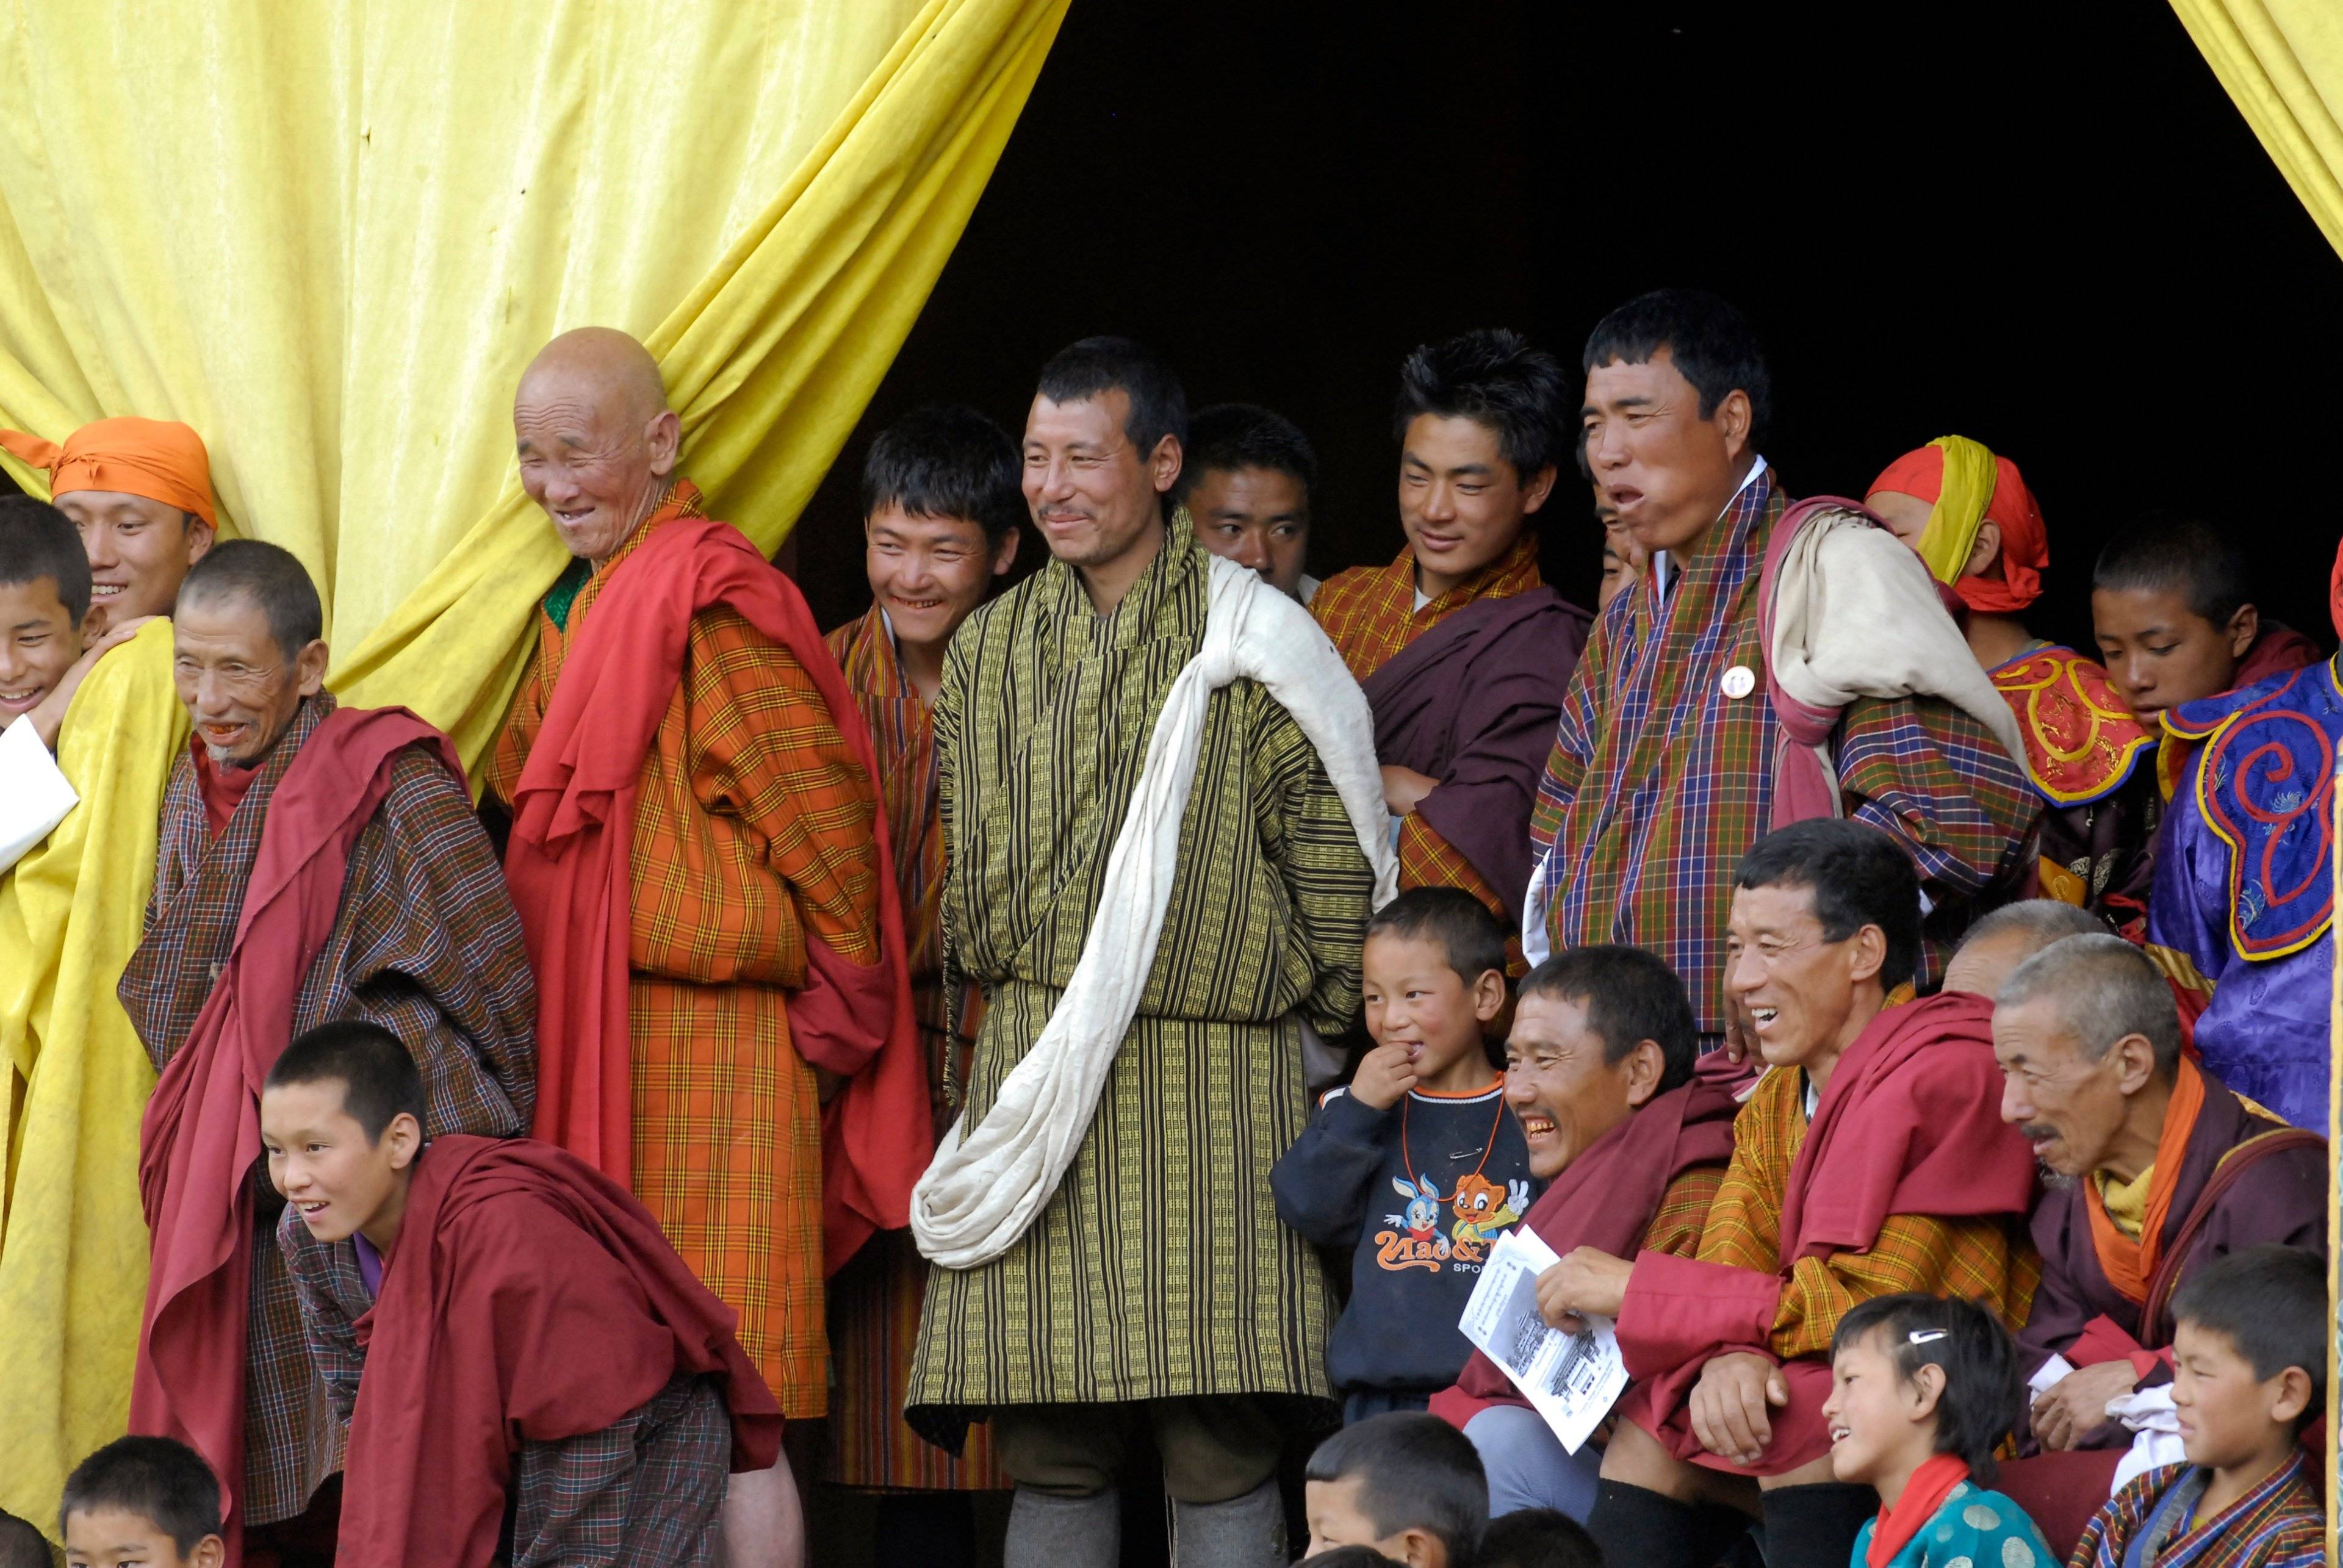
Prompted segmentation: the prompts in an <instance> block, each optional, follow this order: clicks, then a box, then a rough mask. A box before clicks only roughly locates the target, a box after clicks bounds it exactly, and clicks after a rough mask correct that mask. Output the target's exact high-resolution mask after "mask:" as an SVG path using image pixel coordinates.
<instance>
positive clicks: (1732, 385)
mask: <svg viewBox="0 0 2343 1568" xmlns="http://www.w3.org/2000/svg"><path fill="white" fill-rule="evenodd" d="M1663 348H1664V349H1666V350H1667V351H1668V358H1669V361H1670V362H1671V363H1673V364H1674V366H1675V367H1676V373H1677V374H1678V375H1680V376H1682V377H1684V379H1685V380H1687V381H1689V382H1691V383H1692V384H1693V387H1694V390H1696V391H1697V392H1699V394H1700V417H1702V418H1704V419H1713V418H1715V417H1716V408H1717V405H1718V404H1720V403H1722V402H1724V401H1725V397H1727V396H1728V395H1730V394H1732V393H1734V392H1735V391H1739V392H1743V393H1746V394H1747V395H1748V397H1749V445H1750V447H1751V448H1752V449H1753V450H1755V448H1757V447H1762V446H1764V445H1765V437H1766V434H1767V432H1768V430H1769V429H1770V428H1771V427H1772V425H1773V422H1774V372H1773V370H1772V368H1771V367H1769V366H1767V364H1766V363H1765V347H1764V345H1762V344H1760V343H1759V342H1758V341H1757V329H1756V328H1755V327H1752V326H1751V325H1750V324H1749V318H1748V317H1745V316H1744V315H1742V314H1741V312H1740V310H1739V309H1737V308H1736V307H1734V306H1733V305H1731V304H1730V303H1728V302H1727V301H1725V300H1724V299H1721V298H1719V297H1717V296H1715V295H1714V294H1711V293H1709V292H1707V291H1706V290H1705V289H1699V288H1655V289H1654V290H1652V292H1651V293H1649V294H1642V295H1638V296H1636V297H1634V298H1633V299H1631V300H1629V301H1628V302H1627V303H1626V304H1624V305H1623V306H1621V307H1619V308H1617V309H1616V310H1614V311H1613V312H1612V313H1611V314H1610V315H1608V316H1606V317H1604V318H1603V319H1602V320H1600V321H1598V322H1596V323H1595V324H1594V331H1593V332H1591V333H1589V334H1587V337H1586V353H1585V356H1584V357H1583V358H1581V359H1580V361H1579V368H1580V369H1582V370H1584V371H1586V372H1588V373H1589V374H1592V373H1593V372H1594V371H1595V370H1596V369H1598V368H1600V367H1603V366H1605V365H1609V364H1612V363H1614V361H1615V362H1617V363H1621V364H1626V365H1648V364H1649V363H1651V361H1652V358H1653V357H1654V355H1656V354H1658V353H1659V351H1660V350H1661V349H1663Z"/></svg>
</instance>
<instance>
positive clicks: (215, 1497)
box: [57, 1437, 222, 1557]
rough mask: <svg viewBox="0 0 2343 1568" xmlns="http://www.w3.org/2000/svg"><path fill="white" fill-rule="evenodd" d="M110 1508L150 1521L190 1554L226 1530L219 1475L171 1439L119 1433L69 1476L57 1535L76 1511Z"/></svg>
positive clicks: (181, 1554)
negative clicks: (205, 1541)
mask: <svg viewBox="0 0 2343 1568" xmlns="http://www.w3.org/2000/svg"><path fill="white" fill-rule="evenodd" d="M101 1508H110V1509H115V1510H117V1511H119V1512H121V1513H127V1514H130V1515H132V1516H133V1517H134V1518H138V1519H144V1520H146V1522H147V1523H151V1524H152V1525H154V1526H155V1528H156V1529H157V1530H159V1531H161V1532H162V1533H164V1534H166V1535H167V1536H169V1537H170V1538H171V1543H172V1544H173V1545H175V1546H176V1547H177V1548H178V1549H179V1555H180V1556H182V1557H184V1556H186V1554H187V1553H190V1552H193V1551H194V1550H195V1549H196V1547H197V1546H198V1545H200V1544H202V1543H203V1539H204V1537H205V1536H206V1535H217V1534H219V1533H220V1532H221V1528H222V1522H221V1518H220V1485H219V1477H217V1476H216V1475H214V1474H213V1473H212V1471H211V1466H209V1465H207V1464H206V1463H205V1462H203V1459H202V1457H201V1456H200V1455H198V1454H197V1453H196V1451H195V1450H194V1449H192V1448H189V1447H188V1446H187V1445H186V1443H184V1442H178V1441H176V1439H173V1438H168V1437H118V1438H116V1439H115V1440H114V1441H113V1442H109V1443H107V1444H106V1446H105V1447H104V1448H101V1449H99V1450H98V1451H97V1452H96V1453H93V1454H91V1455H90V1456H89V1457H88V1458H87V1459H85V1460H83V1461H82V1462H80V1463H79V1464H76V1465H75V1466H74V1472H73V1473H72V1474H71V1475H68V1476H66V1477H65V1496H64V1497H63V1498H62V1499H61V1500H60V1501H59V1502H58V1503H57V1533H58V1534H60V1535H62V1534H64V1533H65V1522H66V1521H67V1520H69V1519H71V1518H72V1517H73V1516H74V1515H75V1514H76V1513H96V1511H97V1510H99V1509H101Z"/></svg>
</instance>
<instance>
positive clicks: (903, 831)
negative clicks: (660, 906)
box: [829, 407, 1026, 1561]
mask: <svg viewBox="0 0 2343 1568" xmlns="http://www.w3.org/2000/svg"><path fill="white" fill-rule="evenodd" d="M862 515H863V519H864V521H863V525H862V531H863V541H864V547H865V548H864V552H863V560H864V566H865V568H866V570H867V572H868V574H869V576H870V598H871V603H870V609H869V610H868V611H867V612H865V613H864V614H863V615H862V616H861V617H860V618H857V619H855V620H853V621H850V622H849V623H848V624H847V625H845V626H842V627H840V628H838V629H837V630H836V631H833V632H831V633H830V638H829V643H830V653H831V655H832V656H833V657H834V658H836V659H837V660H838V665H839V668H840V671H841V672H842V673H843V674H844V675H845V677H846V684H847V687H848V688H849V689H850V690H851V691H852V692H853V693H854V699H855V703H856V705H857V706H858V707H860V709H861V710H862V718H863V720H864V721H865V722H866V723H867V724H869V726H870V739H871V741H872V742H873V744H875V745H876V746H877V748H878V751H879V770H880V779H881V782H882V784H883V786H884V789H885V795H886V804H887V833H888V841H889V843H890V845H891V847H892V848H893V849H894V856H895V881H896V886H897V888H898V889H899V890H900V894H901V897H902V907H903V944H904V949H905V951H906V953H907V955H908V957H909V959H910V973H911V1000H912V1005H913V1006H914V1007H915V1008H916V1009H917V1010H918V1012H919V1024H920V1045H921V1047H922V1048H923V1050H922V1054H923V1056H924V1058H925V1061H926V1065H927V1090H928V1104H929V1107H930V1112H931V1115H932V1118H933V1122H934V1127H935V1131H937V1132H938V1133H939V1134H940V1133H941V1132H942V1131H944V1130H945V1129H946V1128H948V1127H950V1125H951V1119H952V1117H953V1116H954V1115H956V1114H957V1113H958V1111H959V1107H960V1094H961V1091H962V1088H963V1085H964V1082H965V1079H966V1074H967V1062H966V1060H965V1048H966V1041H965V1040H962V1039H961V1038H960V1036H959V1035H958V1033H957V1032H956V1030H957V1029H958V1027H959V1023H960V1020H959V1019H958V1018H957V1017H956V1016H955V1015H956V1013H957V1012H958V1011H959V1010H957V1009H955V1008H954V1007H953V1006H952V1005H951V1003H952V995H951V992H950V990H948V989H947V987H946V984H945V980H944V972H943V967H944V966H943V926H942V918H941V914H942V900H943V880H944V838H943V819H942V816H941V813H940V809H939V803H938V798H937V773H936V741H935V709H934V704H935V700H936V693H937V689H938V688H939V686H940V684H941V682H942V679H943V667H944V650H945V648H948V647H949V646H950V643H951V638H952V633H953V632H955V631H957V630H959V629H960V623H961V622H962V621H964V620H966V619H967V618H969V616H970V613H971V612H973V611H974V610H975V608H977V606H979V605H980V604H982V603H983V602H984V600H985V598H986V596H987V595H989V594H990V592H991V591H992V589H993V587H994V586H995V585H996V584H997V583H999V582H1000V580H1001V578H1002V576H1003V575H1004V574H1005V573H1007V572H1008V570H1009V568H1011V566H1012V565H1014V564H1015V562H1016V559H1017V544H1018V538H1019V525H1020V524H1021V523H1022V522H1023V521H1025V520H1026V514H1025V498H1024V496H1023V494H1022V493H1021V491H1020V489H1019V488H1018V460H1017V445H1016V443H1015V442H1013V441H1011V439H1010V438H1009V436H1008V434H1007V432H1005V431H1003V430H1002V429H1001V427H999V426H998V425H995V424H994V423H993V422H992V421H991V420H990V419H988V418H986V417H984V416H983V415H981V414H980V413H978V412H977V411H976V410H974V409H973V408H966V407H945V408H927V409H921V410H920V411H919V412H917V413H914V414H911V415H910V416H908V417H905V418H904V419H902V420H901V421H900V423H898V424H895V425H893V426H891V427H889V428H888V429H887V430H886V431H884V432H883V433H882V434H881V435H880V437H879V438H878V439H877V440H875V441H873V442H872V443H871V444H870V456H869V457H867V458H866V459H865V460H864V462H863V466H862ZM927 1278H928V1270H927V1264H926V1262H925V1261H923V1260H921V1258H920V1254H919V1249H918V1248H917V1247H915V1246H914V1245H913V1244H912V1242H911V1238H910V1234H909V1233H908V1232H906V1231H890V1232H888V1233H887V1234H885V1235H884V1236H881V1237H880V1238H879V1239H878V1240H877V1241H875V1242H874V1243H873V1244H871V1245H870V1246H868V1247H865V1248H864V1249H863V1250H862V1251H860V1253H859V1254H857V1255H856V1257H855V1259H854V1261H852V1262H850V1263H849V1264H848V1265H847V1266H846V1267H845V1268H844V1269H842V1270H840V1271H839V1273H838V1275H837V1277H836V1278H835V1279H833V1280H832V1281H831V1282H830V1309H829V1310H830V1364H831V1370H832V1375H833V1377H834V1380H835V1381H834V1385H833V1392H832V1395H831V1398H830V1468H829V1478H830V1480H831V1481H833V1482H835V1483H840V1484H841V1485H846V1486H855V1487H872V1488H880V1489H884V1490H886V1491H888V1492H890V1493H892V1494H893V1495H892V1496H891V1497H890V1501H889V1504H888V1506H886V1507H885V1508H882V1509H881V1510H880V1514H879V1528H880V1541H879V1544H878V1547H877V1551H878V1554H879V1556H880V1558H881V1559H882V1560H890V1561H891V1560H893V1559H894V1558H895V1557H896V1556H898V1555H899V1554H904V1553H916V1551H917V1550H918V1548H917V1547H916V1546H915V1545H914V1544H913V1543H914V1542H916V1541H918V1540H920V1539H921V1538H922V1536H921V1533H922V1532H927V1533H929V1534H928V1536H927V1537H926V1538H930V1539H932V1538H933V1536H934V1534H935V1533H942V1532H947V1531H949V1532H952V1533H960V1534H963V1535H964V1534H965V1533H967V1530H968V1528H969V1519H968V1511H967V1507H966V1505H965V1503H959V1502H958V1500H956V1499H952V1498H949V1497H946V1498H940V1499H930V1498H922V1497H920V1496H919V1495H918V1494H919V1493H938V1492H946V1493H949V1492H955V1491H960V1490H968V1491H976V1490H986V1489H994V1488H999V1487H1001V1486H1003V1485H1005V1484H1006V1483H1004V1482H1003V1481H1002V1480H1001V1473H1000V1472H999V1470H998V1469H996V1468H995V1467H994V1465H993V1463H992V1459H991V1444H990V1442H987V1441H986V1434H985V1433H984V1432H983V1431H982V1430H981V1429H979V1430H977V1431H973V1432H970V1439H969V1444H968V1446H967V1447H966V1448H965V1449H963V1450H962V1451H961V1452H960V1455H959V1456H958V1457H957V1458H955V1457H954V1456H952V1455H951V1454H949V1453H946V1452H944V1451H943V1450H941V1449H940V1448H937V1447H935V1446H933V1445H932V1444H930V1443H926V1442H920V1440H919V1438H918V1437H916V1436H915V1435H914V1434H913V1433H912V1432H911V1429H910V1427H909V1426H907V1425H905V1424H904V1422H903V1398H904V1394H905V1392H907V1389H908V1386H909V1382H910V1360H911V1344H912V1341H913V1340H914V1339H915V1338H917V1336H918V1334H919V1330H920V1297H921V1296H922V1295H923V1294H924V1293H925V1289H926V1285H927ZM945 1513H949V1514H950V1515H952V1517H950V1519H943V1518H939V1517H938V1515H940V1514H945Z"/></svg>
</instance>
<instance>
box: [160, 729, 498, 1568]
mask: <svg viewBox="0 0 2343 1568" xmlns="http://www.w3.org/2000/svg"><path fill="white" fill-rule="evenodd" d="M410 746H424V747H428V748H433V749H436V750H437V753H438V754H439V756H440V757H441V758H442V759H444V760H445V761H446V764H447V769H448V770H449V772H451V773H453V774H454V775H455V776H456V777H457V778H458V779H460V778H462V777H463V770H462V767H461V765H460V764H459V763H458V760H457V758H456V752H455V748H454V746H453V745H452V744H451V743H450V742H449V741H448V740H447V737H445V736H444V735H441V734H440V733H439V732H438V731H437V730H436V729H432V728H431V727H430V726H429V725H427V724H426V723H424V722H423V720H421V719H417V718H416V717H415V715H414V714H412V713H409V712H408V711H407V709H403V708H377V709H358V708H344V709H336V710H334V712H332V713H331V714H330V715H328V716H327V718H326V719H325V720H324V721H323V722H321V723H320V724H318V726H317V729H315V730H314V731H313V732H312V733H311V734H310V735H309V737H308V739H307V741H306V742H305V743H304V744H303V745H302V747H301V750H300V752H299V754H298V756H297V758H296V759H294V761H293V764H292V766H291V767H289V768H288V769H287V770H286V772H285V775H284V778H283V779H281V780H279V782H278V784H277V791H276V794H275V796H274V798H273V799H271V800H270V801H269V807H268V825H267V830H266V832H265V833H264V834H263V835H262V837H261V839H260V848H259V853H258V856H257V858H256V859H255V861H254V864H253V868H252V876H251V880H250V882H249V884H248V886H247V889H246V893H245V897H244V905H243V912H242V914H241V915H240V917H239V920H238V926H237V933H236V944H235V946H234V947H233V948H231V949H230V950H229V952H228V957H227V960H226V963H225V964H224V965H223V966H222V968H221V969H220V971H219V973H218V976H217V978H216V980H214V982H213V985H212V990H211V995H210V997H209V999H208V1000H206V1002H205V1003H204V1007H203V1010H202V1011H201V1012H200V1013H198V1014H197V1015H196V1022H195V1027H194V1029H193V1030H192V1031H191V1032H190V1033H189V1035H188V1037H187V1040H186V1044H185V1045H184V1046H182V1047H181V1048H180V1049H179V1050H178V1052H177V1054H176V1055H175V1056H173V1057H172V1058H171V1060H170V1064H169V1065H168V1066H166V1068H164V1070H163V1072H162V1076H161V1077H160V1078H159V1079H158V1080H157V1081H156V1085H155V1094H154V1098H153V1099H151V1100H149V1101H147V1104H146V1117H145V1120H144V1121H142V1123H141V1124H140V1128H139V1158H138V1189H139V1196H140V1198H141V1200H142V1201H143V1202H144V1205H145V1208H146V1224H147V1228H148V1230H149V1231H151V1232H152V1234H153V1237H154V1266H153V1269H152V1271H151V1272H150V1274H149V1276H148V1279H147V1283H146V1324H145V1326H144V1328H143V1329H142V1331H141V1332H140V1335H139V1346H138V1362H137V1370H136V1373H135V1374H134V1378H133V1381H132V1384H131V1392H130V1429H131V1430H132V1431H133V1432H141V1433H149V1434H157V1435H161V1436H166V1437H175V1438H177V1439H179V1440H180V1441H181V1442H186V1444H187V1445H188V1446H189V1447H191V1448H193V1449H194V1450H195V1451H196V1452H197V1453H200V1454H201V1455H203V1457H204V1459H205V1461H206V1462H207V1463H208V1464H210V1466H211V1467H212V1471H213V1473H215V1474H216V1475H217V1476H219V1477H220V1479H221V1481H222V1483H223V1484H224V1486H226V1488H227V1489H228V1494H229V1500H230V1503H231V1506H230V1509H229V1512H228V1529H229V1545H230V1553H231V1558H232V1559H233V1556H234V1553H235V1550H236V1544H237V1540H238V1538H239V1537H240V1535H241V1533H242V1514H243V1508H242V1505H241V1498H240V1495H239V1494H240V1493H241V1490H242V1486H243V1482H244V1475H245V1464H244V1425H245V1387H244V1379H245V1368H244V1360H245V1346H246V1327H247V1325H246V1314H247V1312H248V1309H249V1307H250V1298H249V1292H250V1289H251V1274H252V1253H251V1249H252V1244H253V1235H252V1229H253V1219H252V1202H253V1189H252V1178H251V1171H252V1167H253V1162H254V1161H256V1160H257V1159H258V1158H259V1157H260V1085H261V1081H262V1080H264V1079H265V1078H266V1077H267V1075H268V1070H269V1068H270V1067H272V1066H274V1065H275V1064H276V1061H277V1054H278V1053H279V1052H280V1051H282V1050H284V1049H285V1046H286V1043H287V1040H290V1039H291V1038H292V1033H293V1010H294V1002H295V998H296V996H297V993H298V992H299V990H300V988H301V981H302V978H303V977H304V976H305V975H307V973H308V971H309V967H310V965H312V964H313V963H315V962H316V961H317V955H318V954H319V953H320V952H321V951H323V950H324V948H325V945H326V942H327V939H328V938H329V937H330V936H331V935H332V933H333V930H334V924H335V920H336V919H337V916H338V915H339V913H340V910H341V900H342V879H343V875H344V873H345V871H346V870H347V867H348V863H349V856H350V848H351V846H352V845H353V844H354V843H356V842H357V837H358V835H359V834H360V833H361V832H363V831H364V830H365V829H366V826H367V823H368V822H370V821H371V820H373V819H374V814H375V812H376V810H377V808H379V807H380V806H381V804H382V800H383V797H384V796H385V795H386V794H387V793H388V792H389V790H390V787H391V764H392V762H393V761H394V759H397V756H398V754H399V753H400V752H401V751H403V750H405V749H407V747H410Z"/></svg>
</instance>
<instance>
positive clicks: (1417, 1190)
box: [1383, 1176, 1446, 1252]
mask: <svg viewBox="0 0 2343 1568" xmlns="http://www.w3.org/2000/svg"><path fill="white" fill-rule="evenodd" d="M1391 1184H1392V1190H1393V1191H1395V1192H1397V1193H1398V1194H1399V1195H1400V1196H1401V1197H1403V1198H1404V1199H1406V1200H1407V1213H1406V1215H1405V1217H1404V1218H1403V1217H1402V1216H1400V1215H1397V1214H1386V1215H1384V1216H1383V1219H1384V1221H1386V1222H1387V1223H1390V1224H1393V1225H1404V1226H1406V1227H1407V1234H1408V1239H1409V1240H1410V1241H1437V1240H1438V1239H1439V1235H1440V1189H1439V1188H1437V1187H1435V1186H1433V1184H1432V1178H1431V1177H1429V1176H1419V1177H1417V1178H1416V1179H1415V1185H1414V1186H1413V1187H1411V1186H1409V1185H1408V1184H1407V1183H1406V1182H1404V1181H1401V1180H1400V1179H1399V1178H1398V1177H1396V1176H1394V1177H1393V1178H1392V1179H1391ZM1442 1251H1443V1252H1444V1251H1446V1245H1445V1243H1443V1244H1442Z"/></svg>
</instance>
